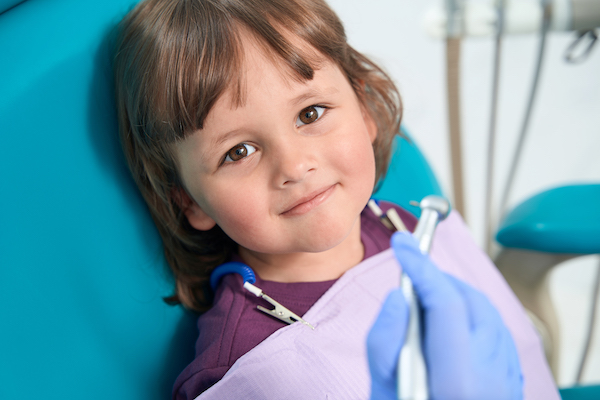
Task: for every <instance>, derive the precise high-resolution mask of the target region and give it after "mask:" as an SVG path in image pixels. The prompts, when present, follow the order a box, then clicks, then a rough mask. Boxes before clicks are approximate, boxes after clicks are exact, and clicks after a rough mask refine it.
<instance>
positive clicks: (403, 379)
mask: <svg viewBox="0 0 600 400" xmlns="http://www.w3.org/2000/svg"><path fill="white" fill-rule="evenodd" d="M419 207H421V217H420V218H419V222H418V223H417V226H416V228H415V231H414V232H413V235H414V236H415V238H416V239H417V240H418V241H419V249H420V250H421V252H422V253H423V254H426V253H429V250H430V248H431V243H432V240H433V234H434V232H435V228H436V226H437V224H438V222H439V221H442V220H444V219H445V218H446V217H447V216H448V214H449V213H450V204H449V203H448V200H446V199H444V198H443V197H439V196H433V195H432V196H426V197H425V198H423V200H421V202H420V203H419ZM401 279H402V282H401V286H402V292H403V294H404V297H405V299H406V302H407V303H408V308H409V321H408V326H407V328H406V339H405V341H404V345H403V347H402V350H401V351H400V359H399V360H398V399H400V400H427V399H429V390H428V386H427V366H426V364H425V358H424V356H423V348H422V346H421V338H422V336H421V329H422V324H421V311H420V305H419V299H418V298H417V296H416V294H415V292H414V289H413V285H412V282H411V280H410V278H409V277H408V275H406V274H405V273H402V278H401Z"/></svg>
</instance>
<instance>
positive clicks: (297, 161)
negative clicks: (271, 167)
mask: <svg viewBox="0 0 600 400" xmlns="http://www.w3.org/2000/svg"><path fill="white" fill-rule="evenodd" d="M315 145H317V144H316V143H312V141H311V140H310V138H307V137H300V138H296V140H290V141H288V142H287V143H285V144H284V145H282V146H281V149H280V151H278V152H277V153H278V154H277V155H276V156H275V157H274V159H275V183H276V185H277V186H278V187H280V188H284V187H287V186H290V185H293V184H294V183H298V182H302V181H303V180H305V179H306V178H307V177H308V176H309V175H311V174H312V173H314V172H316V170H317V166H318V162H317V157H316V151H315Z"/></svg>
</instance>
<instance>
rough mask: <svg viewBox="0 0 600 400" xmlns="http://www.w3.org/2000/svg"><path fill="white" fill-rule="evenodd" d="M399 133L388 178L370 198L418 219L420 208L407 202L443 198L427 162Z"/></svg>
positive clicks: (411, 142)
mask: <svg viewBox="0 0 600 400" xmlns="http://www.w3.org/2000/svg"><path fill="white" fill-rule="evenodd" d="M402 134H403V136H398V137H396V139H395V140H394V149H393V151H394V152H393V156H392V160H391V161H390V166H389V168H388V172H387V175H386V177H385V179H384V180H383V181H382V182H381V183H380V184H379V186H378V187H377V190H376V191H375V193H374V194H373V197H375V198H377V199H380V200H388V201H391V202H393V203H396V204H398V205H400V206H402V207H403V208H405V209H406V210H408V211H410V212H412V213H413V214H414V215H416V216H417V217H419V216H420V215H421V209H420V208H419V207H415V206H413V205H411V204H410V202H411V201H417V202H419V201H421V199H422V198H423V197H425V196H427V195H430V194H435V195H438V196H442V195H443V193H442V189H441V188H440V185H439V183H438V180H437V179H436V177H435V174H434V172H433V170H432V169H431V167H430V166H429V163H428V162H427V159H426V158H425V156H424V155H423V153H421V150H419V147H418V146H417V144H416V143H415V141H414V139H413V138H412V137H411V135H410V134H409V133H408V131H407V130H406V129H405V128H404V127H403V128H402Z"/></svg>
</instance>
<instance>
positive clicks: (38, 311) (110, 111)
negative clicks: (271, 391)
mask: <svg viewBox="0 0 600 400" xmlns="http://www.w3.org/2000/svg"><path fill="white" fill-rule="evenodd" d="M135 3H136V0H105V1H101V2H99V1H80V0H53V1H35V0H29V1H25V2H19V1H10V2H6V1H4V2H1V3H0V6H2V7H3V8H0V54H1V57H2V62H1V63H0V137H1V142H2V144H1V145H0V169H1V171H2V179H1V182H2V195H1V196H0V210H1V211H0V227H1V229H0V324H1V325H0V326H1V329H0V399H3V400H22V399H29V398H35V397H44V398H45V399H48V400H54V399H61V400H63V399H70V398H87V399H111V400H119V399H128V400H132V399H157V400H158V399H166V398H169V397H170V393H171V386H172V384H173V382H174V381H175V378H176V377H177V375H178V374H179V372H180V371H182V370H183V368H184V367H185V366H186V365H187V364H188V363H189V362H190V361H191V359H192V358H193V355H194V344H195V340H196V337H197V329H196V317H195V316H194V315H193V314H191V313H187V312H184V311H183V309H182V308H181V307H172V306H168V305H166V304H165V303H164V302H163V300H162V298H163V297H164V296H167V295H170V294H172V289H173V282H172V279H171V276H170V274H169V271H168V267H167V265H166V263H165V261H164V258H163V254H162V246H161V241H160V238H159V235H158V233H157V231H156V229H155V228H154V224H153V222H152V220H151V218H150V216H149V213H148V212H147V209H146V206H145V204H144V202H143V200H142V198H141V196H140V195H139V194H138V191H137V188H136V187H135V185H134V183H133V181H132V179H130V177H129V172H128V170H127V168H126V165H125V162H124V158H123V156H122V152H121V149H120V145H119V142H118V134H117V123H116V115H115V110H114V104H113V91H112V71H111V65H110V60H111V50H110V32H111V30H112V29H113V28H114V26H115V24H116V23H117V22H118V21H119V20H120V19H121V18H122V17H123V16H124V14H125V13H126V12H127V11H128V10H130V9H131V8H132V7H133V5H134V4H135ZM400 149H401V150H400V153H401V154H402V160H398V159H394V161H393V162H392V165H391V168H392V170H397V171H413V170H414V168H415V165H416V163H417V161H418V162H420V163H421V165H423V170H422V171H423V172H419V171H413V172H411V173H410V174H404V173H403V174H402V176H403V177H404V178H403V179H404V181H400V180H398V181H397V182H398V184H397V185H396V184H388V183H387V182H386V183H384V184H383V185H382V187H381V189H380V194H381V195H380V196H379V197H380V198H382V199H388V200H393V199H396V201H398V200H397V199H398V197H397V196H398V193H400V194H401V192H399V191H401V187H402V186H405V187H406V188H410V190H411V191H412V192H413V193H412V194H411V196H410V197H407V198H406V199H404V200H401V201H399V202H400V203H401V204H403V205H405V206H406V207H408V208H411V207H409V206H408V201H409V200H415V199H416V200H420V198H421V197H423V196H425V195H427V194H430V193H439V187H438V186H437V183H436V181H435V178H434V177H433V173H432V172H431V170H430V169H429V167H428V166H427V163H426V161H425V159H424V158H423V157H422V156H421V154H420V153H419V151H418V149H417V147H416V146H415V145H414V144H412V143H404V144H403V145H402V146H400ZM413 158H414V159H415V160H417V161H414V162H413V161H412V160H413ZM421 177H424V178H423V179H421ZM413 209H415V208H414V207H413ZM415 211H417V209H415Z"/></svg>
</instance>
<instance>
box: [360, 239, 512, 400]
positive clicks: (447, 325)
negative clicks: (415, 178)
mask: <svg viewBox="0 0 600 400" xmlns="http://www.w3.org/2000/svg"><path fill="white" fill-rule="evenodd" d="M392 248H393V250H394V252H395V254H396V258H397V259H398V261H399V263H400V265H401V266H402V267H403V269H404V271H405V272H406V274H408V276H409V277H410V279H411V280H412V282H413V286H414V290H415V293H416V294H417V296H418V298H419V300H420V302H421V307H422V308H423V319H424V320H423V325H424V339H423V347H424V355H425V362H426V364H427V370H428V377H429V395H430V398H431V399H435V400H447V399H460V400H470V399H474V400H480V399H490V400H491V399H503V400H504V399H506V400H513V399H514V400H516V399H522V398H523V380H522V375H521V366H520V363H519V358H518V354H517V349H516V347H515V344H514V342H513V340H512V336H511V335H510V333H509V331H508V329H507V328H506V326H505V325H504V322H503V321H502V318H501V317H500V314H499V313H498V311H497V310H496V309H495V308H494V306H492V304H491V303H490V302H489V300H488V299H487V297H485V296H484V295H483V293H481V292H479V291H477V290H475V289H473V288H472V287H471V286H469V285H467V284H466V283H464V282H462V281H460V280H458V279H456V278H454V277H452V276H450V275H448V274H446V273H444V272H442V271H440V270H439V269H438V268H437V267H436V266H435V264H433V262H432V261H431V259H430V258H429V256H428V255H425V254H422V253H421V251H420V250H419V245H418V243H417V240H416V239H415V238H414V237H413V236H412V235H411V234H408V233H406V232H398V233H395V234H394V235H393V236H392ZM407 324H408V305H407V303H406V301H405V299H404V296H403V295H402V291H401V290H400V289H397V290H394V291H392V292H391V293H390V294H389V296H388V297H387V299H386V301H385V303H384V305H383V308H382V310H381V312H380V314H379V316H378V318H377V320H376V321H375V324H374V325H373V327H372V328H371V331H370V333H369V336H368V339H367V350H368V358H369V368H370V370H371V376H372V392H371V399H377V400H383V399H386V400H387V399H390V400H392V399H396V398H397V394H396V389H397V384H398V382H396V380H397V368H398V357H399V355H400V349H401V347H402V344H403V343H404V336H405V333H406V326H407Z"/></svg>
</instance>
